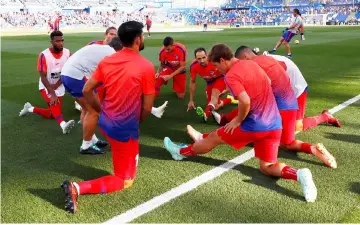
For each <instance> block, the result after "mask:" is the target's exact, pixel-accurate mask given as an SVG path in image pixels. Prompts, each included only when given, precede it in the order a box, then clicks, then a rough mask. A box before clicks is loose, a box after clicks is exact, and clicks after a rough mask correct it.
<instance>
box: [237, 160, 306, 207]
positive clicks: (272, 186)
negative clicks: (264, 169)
mask: <svg viewBox="0 0 360 225" xmlns="http://www.w3.org/2000/svg"><path fill="white" fill-rule="evenodd" d="M234 170H237V171H239V172H241V173H242V174H244V175H246V176H248V177H251V179H250V180H243V181H244V182H246V183H249V184H255V185H258V186H260V187H264V188H267V189H269V190H272V191H276V192H278V193H280V194H283V195H286V196H288V197H290V198H294V199H297V200H300V201H304V197H303V196H301V195H299V194H298V193H296V192H294V191H292V190H288V189H286V188H283V187H281V186H279V185H278V184H277V183H276V182H277V181H278V180H279V179H280V178H277V177H270V176H266V175H264V174H262V173H261V172H260V170H259V169H258V168H253V167H250V166H245V165H239V166H236V167H235V168H234Z"/></svg>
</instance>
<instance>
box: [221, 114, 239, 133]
mask: <svg viewBox="0 0 360 225" xmlns="http://www.w3.org/2000/svg"><path fill="white" fill-rule="evenodd" d="M239 126H240V121H239V118H238V117H235V118H234V119H233V120H231V121H230V123H228V124H226V125H225V126H224V127H225V133H230V134H232V133H233V132H234V130H235V129H236V128H238V127H239Z"/></svg>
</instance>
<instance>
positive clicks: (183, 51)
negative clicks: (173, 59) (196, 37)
mask: <svg viewBox="0 0 360 225" xmlns="http://www.w3.org/2000/svg"><path fill="white" fill-rule="evenodd" d="M179 49H180V51H179V60H180V61H181V62H186V48H185V47H184V46H179Z"/></svg>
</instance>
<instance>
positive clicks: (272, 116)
mask: <svg viewBox="0 0 360 225" xmlns="http://www.w3.org/2000/svg"><path fill="white" fill-rule="evenodd" d="M208 57H209V61H210V62H211V63H212V64H213V65H214V66H215V67H216V68H217V69H218V70H219V71H220V72H222V73H226V75H225V79H226V83H227V85H228V87H229V89H230V91H231V93H232V95H233V96H234V97H235V98H237V100H238V101H239V104H238V115H237V116H236V117H235V118H234V119H233V120H232V121H231V122H229V123H228V124H226V125H225V126H224V127H221V128H219V129H217V130H215V131H213V132H211V133H208V134H204V135H202V136H201V137H196V135H193V134H192V133H189V134H190V136H191V137H192V138H193V139H194V141H195V143H194V144H191V145H189V146H179V145H176V144H174V143H173V142H172V141H171V140H170V139H169V138H167V137H166V138H165V139H164V145H165V148H166V149H167V150H168V151H169V152H170V154H171V155H172V157H173V159H175V160H182V159H184V158H186V157H189V156H195V155H199V154H206V153H208V152H210V151H212V150H213V149H214V148H215V147H216V146H218V145H221V144H228V145H231V146H232V147H234V148H235V149H240V148H242V147H244V146H245V145H247V144H249V143H254V150H255V157H257V158H258V159H259V164H260V171H261V172H262V173H264V174H265V175H268V176H276V177H281V178H284V179H292V180H295V181H298V182H299V183H300V185H301V186H302V191H303V193H304V196H305V199H306V201H308V202H313V201H315V200H316V197H317V189H316V186H315V184H314V182H313V180H312V175H311V172H310V170H309V169H307V168H304V169H299V170H297V169H295V168H292V167H290V166H288V165H286V164H284V163H281V162H278V160H277V155H278V147H279V143H280V138H281V128H282V125H281V117H280V113H279V110H278V108H277V106H276V101H275V98H274V95H273V93H272V89H271V84H270V80H269V78H268V77H267V75H266V73H265V72H264V71H263V70H262V69H261V67H260V66H258V65H257V64H256V63H255V62H253V61H247V60H238V59H236V58H234V56H233V53H232V52H231V49H230V48H229V47H228V46H226V45H224V44H217V45H215V46H213V47H212V49H211V52H210V53H209V56H208ZM254 87H256V88H254Z"/></svg>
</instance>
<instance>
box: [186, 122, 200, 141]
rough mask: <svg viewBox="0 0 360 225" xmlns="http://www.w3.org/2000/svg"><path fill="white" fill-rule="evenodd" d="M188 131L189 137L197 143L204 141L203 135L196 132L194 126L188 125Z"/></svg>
mask: <svg viewBox="0 0 360 225" xmlns="http://www.w3.org/2000/svg"><path fill="white" fill-rule="evenodd" d="M186 130H187V133H188V134H189V136H190V137H191V138H192V139H193V140H194V141H195V142H197V141H200V140H202V139H203V134H202V133H200V132H199V131H197V130H195V129H194V128H193V127H192V126H190V125H187V126H186Z"/></svg>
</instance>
